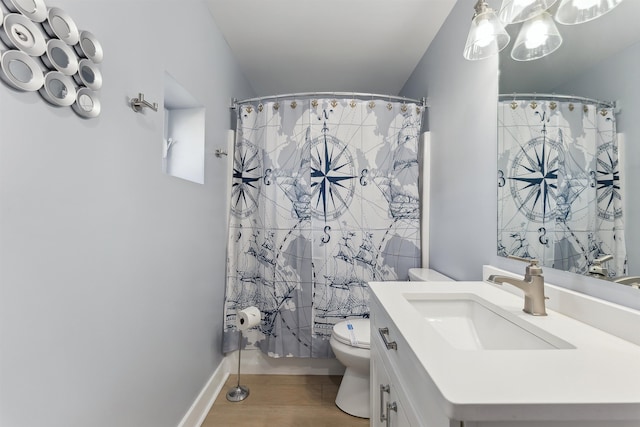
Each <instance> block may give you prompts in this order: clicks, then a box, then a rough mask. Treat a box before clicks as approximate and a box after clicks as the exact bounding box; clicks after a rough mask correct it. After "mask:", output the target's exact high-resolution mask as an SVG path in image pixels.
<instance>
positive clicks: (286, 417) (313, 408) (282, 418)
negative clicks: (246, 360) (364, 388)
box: [202, 374, 369, 427]
mask: <svg viewBox="0 0 640 427" xmlns="http://www.w3.org/2000/svg"><path fill="white" fill-rule="evenodd" d="M341 379H342V377H340V376H323V375H242V376H241V378H240V380H241V381H240V384H242V385H244V386H247V387H249V397H248V398H247V399H245V400H244V401H242V402H229V401H227V391H229V389H230V388H231V387H233V386H235V385H237V383H238V379H237V377H236V375H234V374H231V375H230V376H229V379H228V380H227V382H226V384H225V385H224V387H223V388H222V390H221V391H220V394H219V395H218V398H217V399H216V401H215V403H214V404H213V406H212V408H211V410H210V411H209V414H208V415H207V418H206V419H205V420H204V423H203V424H202V427H236V426H243V427H254V426H265V427H267V426H268V427H276V426H277V427H289V426H290V427H364V426H368V425H369V420H367V419H363V418H357V417H352V416H351V415H348V414H346V413H344V412H342V411H341V410H340V409H339V408H338V407H337V406H336V403H335V399H336V394H337V393H338V387H339V386H340V380H341Z"/></svg>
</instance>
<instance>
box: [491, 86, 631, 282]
mask: <svg viewBox="0 0 640 427" xmlns="http://www.w3.org/2000/svg"><path fill="white" fill-rule="evenodd" d="M620 168H621V164H620V162H619V160H618V142H617V138H616V121H615V116H614V111H613V109H611V108H603V107H596V106H595V105H592V104H591V105H590V104H581V103H577V102H568V101H560V100H558V101H531V100H524V101H523V100H518V99H517V95H516V99H515V100H514V101H504V102H500V103H499V104H498V254H499V255H503V256H506V255H516V256H520V257H526V258H536V259H539V260H540V261H541V263H542V265H546V266H550V267H553V268H557V269H560V270H564V271H571V272H575V273H579V274H586V273H588V271H589V266H591V265H592V264H593V260H594V259H596V258H600V257H602V256H604V255H607V254H610V255H613V257H614V259H613V260H611V261H608V262H607V263H606V264H603V266H606V267H607V268H608V270H609V271H608V274H609V276H610V277H613V276H622V275H625V274H626V259H627V256H626V247H625V239H624V221H623V210H622V196H621V188H620Z"/></svg>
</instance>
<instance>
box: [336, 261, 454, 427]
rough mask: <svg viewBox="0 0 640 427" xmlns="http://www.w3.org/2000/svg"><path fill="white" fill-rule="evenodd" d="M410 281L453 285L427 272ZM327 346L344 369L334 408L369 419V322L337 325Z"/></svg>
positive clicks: (413, 274)
mask: <svg viewBox="0 0 640 427" xmlns="http://www.w3.org/2000/svg"><path fill="white" fill-rule="evenodd" d="M409 277H410V280H412V281H421V282H447V281H452V279H451V278H450V277H447V276H445V275H443V274H440V273H438V272H437V271H435V270H430V269H427V268H413V269H410V270H409ZM349 325H351V326H349ZM329 343H330V344H331V349H332V350H333V353H334V354H335V355H336V358H337V359H338V360H339V361H340V363H342V364H343V365H344V366H345V367H346V368H347V369H346V370H345V372H344V376H343V377H342V382H341V383H340V389H339V390H338V395H337V396H336V405H338V408H340V409H342V410H343V411H344V412H346V413H347V414H350V415H353V416H356V417H361V418H369V415H370V404H369V393H370V391H369V389H370V387H369V360H370V350H369V345H370V343H371V327H370V323H369V319H351V320H345V321H343V322H339V323H336V324H335V325H334V326H333V333H332V334H331V339H330V340H329Z"/></svg>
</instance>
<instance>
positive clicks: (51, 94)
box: [39, 71, 76, 107]
mask: <svg viewBox="0 0 640 427" xmlns="http://www.w3.org/2000/svg"><path fill="white" fill-rule="evenodd" d="M39 92H40V95H42V97H43V98H44V99H46V100H47V101H49V102H50V103H51V104H53V105H57V106H60V107H68V106H70V105H71V104H73V103H74V102H75V100H76V87H75V85H74V84H73V81H72V80H71V78H70V77H69V76H65V75H64V74H62V73H61V72H60V71H49V72H48V73H47V74H46V75H45V76H44V85H43V86H42V87H41V88H40V90H39Z"/></svg>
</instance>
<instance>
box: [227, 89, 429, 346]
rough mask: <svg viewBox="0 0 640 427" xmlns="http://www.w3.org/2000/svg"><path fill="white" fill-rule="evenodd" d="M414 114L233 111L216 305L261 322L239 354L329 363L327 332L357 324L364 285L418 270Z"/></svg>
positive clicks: (230, 339)
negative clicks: (255, 313)
mask: <svg viewBox="0 0 640 427" xmlns="http://www.w3.org/2000/svg"><path fill="white" fill-rule="evenodd" d="M421 109H422V107H419V106H418V105H416V104H412V103H406V104H405V103H396V102H389V101H387V100H382V99H372V100H367V101H362V100H353V99H280V100H277V101H274V102H264V103H252V104H243V105H241V106H239V121H238V129H237V135H236V143H235V152H234V161H233V162H234V163H233V164H234V166H233V178H232V190H231V193H232V200H231V220H230V238H229V245H228V259H227V288H226V301H225V327H224V345H223V350H224V351H225V352H228V351H232V350H235V349H237V348H238V345H239V344H238V343H239V336H238V331H237V328H236V324H235V322H236V313H237V311H238V310H239V309H243V308H245V307H248V306H257V307H258V308H259V309H260V311H261V312H262V321H261V323H260V325H259V327H257V328H253V329H251V330H249V331H247V332H245V333H244V343H243V347H244V346H245V345H247V344H248V345H250V346H252V347H257V348H260V349H261V350H262V351H263V352H264V353H267V354H268V355H270V356H273V357H289V356H291V357H320V358H323V357H332V353H331V349H330V346H329V341H328V339H329V337H330V334H331V329H332V327H333V325H334V324H335V323H336V322H338V321H342V320H344V319H347V318H358V317H360V318H362V317H368V316H369V295H368V287H367V282H368V281H386V280H406V279H407V275H408V269H409V268H413V267H417V266H419V263H420V240H419V234H420V233H419V232H420V208H419V206H420V200H419V192H418V178H419V175H418V171H419V167H418V143H419V135H420V128H421V117H422V111H421Z"/></svg>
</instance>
